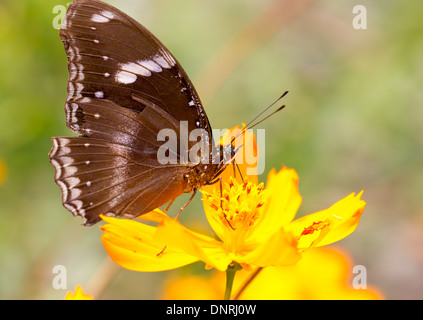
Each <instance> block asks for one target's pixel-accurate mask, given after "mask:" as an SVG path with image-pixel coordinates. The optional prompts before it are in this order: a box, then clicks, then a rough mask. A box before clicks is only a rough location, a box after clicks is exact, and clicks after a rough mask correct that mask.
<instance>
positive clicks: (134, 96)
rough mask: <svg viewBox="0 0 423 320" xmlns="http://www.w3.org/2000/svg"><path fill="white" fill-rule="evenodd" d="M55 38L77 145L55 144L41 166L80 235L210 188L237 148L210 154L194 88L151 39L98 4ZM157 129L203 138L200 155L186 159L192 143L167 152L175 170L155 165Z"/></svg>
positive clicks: (77, 4)
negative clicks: (50, 170) (80, 227)
mask: <svg viewBox="0 0 423 320" xmlns="http://www.w3.org/2000/svg"><path fill="white" fill-rule="evenodd" d="M60 37H61V39H62V41H63V44H64V47H65V50H66V54H67V58H68V70H69V81H68V88H67V89H68V96H67V99H66V103H65V112H66V124H67V126H68V127H69V128H70V129H71V130H72V131H74V132H75V133H77V134H78V137H56V138H53V139H52V142H53V148H52V150H51V152H50V154H49V157H50V161H51V163H52V165H53V166H54V168H55V181H56V183H57V185H58V186H59V187H60V189H61V191H62V202H63V205H64V207H65V208H66V209H68V210H69V211H70V212H71V213H72V214H73V215H75V216H81V217H83V218H84V219H85V223H84V224H85V225H88V226H89V225H93V224H95V223H97V222H98V221H100V217H99V215H100V214H105V215H109V216H122V217H127V218H134V217H137V216H139V215H142V214H144V213H147V212H149V211H151V210H153V209H155V208H158V207H160V206H162V205H163V204H165V203H167V202H169V201H172V200H173V199H175V198H176V197H178V196H179V195H181V194H182V193H185V192H188V193H193V195H192V197H191V198H190V200H191V199H192V198H193V197H194V195H195V193H196V191H197V190H198V189H199V188H200V187H201V186H203V185H207V184H213V183H215V182H216V181H217V179H218V176H219V174H220V173H221V172H222V171H223V170H224V169H225V168H226V166H227V165H228V163H230V162H231V161H232V160H233V158H234V156H235V155H236V152H237V150H238V149H236V148H235V147H233V145H232V143H229V144H228V145H226V146H219V147H218V148H217V149H216V148H215V147H214V142H213V137H212V132H211V127H210V123H209V120H208V118H207V115H206V113H205V111H204V108H203V106H202V104H201V102H200V99H199V97H198V94H197V92H196V90H195V88H194V86H193V85H192V83H191V81H190V80H189V78H188V76H187V75H186V73H185V72H184V70H183V69H182V67H181V65H180V64H179V63H178V62H177V61H176V59H175V58H174V57H173V55H172V54H171V53H170V52H169V50H168V49H167V48H166V47H165V46H164V45H163V44H162V43H161V42H160V41H159V40H158V39H157V38H156V37H155V36H154V35H152V34H151V33H150V32H149V31H148V30H147V29H146V28H144V27H143V26H142V25H141V24H139V23H138V22H137V21H135V20H134V19H132V18H131V17H129V16H127V15H126V14H125V13H123V12H121V11H119V10H118V9H116V8H114V7H112V6H110V5H108V4H106V3H103V2H101V1H97V0H75V1H74V2H73V3H72V4H71V5H70V6H69V8H68V10H67V13H66V17H65V19H64V21H63V22H62V28H61V30H60ZM164 128H166V129H169V130H171V131H173V132H175V134H176V136H177V137H179V136H180V135H181V134H182V133H184V132H192V131H193V130H196V129H201V132H202V133H201V138H202V139H201V140H202V142H203V147H205V148H206V151H205V152H204V153H203V156H202V157H200V156H197V157H195V159H190V158H188V159H187V157H186V155H187V154H190V153H192V152H191V151H193V148H197V142H196V141H188V142H187V145H184V146H182V145H181V143H179V142H178V143H176V144H175V143H174V144H173V145H171V146H170V147H168V149H167V156H168V157H170V156H173V159H176V162H175V163H162V161H160V157H158V154H159V152H160V150H161V149H160V148H162V147H163V144H164V142H163V141H159V139H158V136H159V135H160V132H161V130H162V129H164ZM178 141H179V140H178ZM224 150H226V153H225V152H224ZM203 151H204V149H203ZM204 154H205V156H204ZM225 159H226V161H225ZM204 160H207V161H204ZM189 202H190V201H188V202H187V204H188V203H189ZM184 207H185V206H184ZM181 210H182V208H181Z"/></svg>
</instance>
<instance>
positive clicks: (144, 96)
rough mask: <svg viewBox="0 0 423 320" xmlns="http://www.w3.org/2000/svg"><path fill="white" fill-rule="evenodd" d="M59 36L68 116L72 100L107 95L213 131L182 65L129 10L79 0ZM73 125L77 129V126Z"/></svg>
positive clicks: (130, 106)
mask: <svg viewBox="0 0 423 320" xmlns="http://www.w3.org/2000/svg"><path fill="white" fill-rule="evenodd" d="M60 37H61V39H62V41H63V43H64V46H65V49H66V54H67V57H68V62H69V64H68V68H69V82H68V98H67V103H66V105H65V107H66V114H67V119H69V116H70V113H71V107H70V105H69V104H70V103H72V100H73V99H74V98H78V97H92V98H101V99H108V100H111V101H113V102H115V103H116V104H117V105H119V106H122V107H125V108H128V109H131V110H134V111H136V112H141V111H142V110H143V109H144V108H145V103H144V101H149V102H151V103H154V104H155V105H157V106H158V107H160V108H161V109H163V110H164V111H166V112H167V113H168V114H169V115H171V116H172V117H174V118H175V119H176V120H177V121H187V122H188V130H189V132H191V131H192V130H194V129H196V128H204V129H206V130H208V131H209V132H210V124H209V121H208V119H207V116H206V113H205V112H204V109H203V107H202V105H201V102H200V99H199V98H198V94H197V92H196V91H195V88H194V86H193V85H192V83H191V81H190V80H189V78H188V76H187V75H186V73H185V72H184V70H183V69H182V67H181V66H180V64H179V63H178V62H177V61H176V59H175V58H174V57H173V55H172V54H171V53H170V52H169V51H168V50H167V49H166V47H165V46H164V45H163V44H162V43H161V42H160V41H159V40H158V39H157V38H156V37H155V36H154V35H153V34H151V33H150V32H149V31H148V30H147V29H146V28H145V27H143V26H142V25H141V24H139V23H138V22H137V21H135V20H134V19H132V18H131V17H129V16H127V15H126V14H125V13H123V12H121V11H119V10H118V9H116V8H114V7H112V6H110V5H108V4H105V3H103V2H100V1H96V0H76V1H74V2H73V3H72V4H71V5H70V6H69V9H68V11H67V13H66V19H65V21H64V23H63V24H62V29H61V30H60ZM137 98H138V99H137ZM68 125H69V121H68ZM70 128H71V129H72V130H74V131H75V132H77V133H79V131H78V130H77V127H75V126H72V125H70Z"/></svg>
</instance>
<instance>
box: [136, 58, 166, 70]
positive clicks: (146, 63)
mask: <svg viewBox="0 0 423 320" xmlns="http://www.w3.org/2000/svg"><path fill="white" fill-rule="evenodd" d="M137 63H138V64H139V65H141V66H142V67H144V68H146V69H148V70H150V71H154V72H162V70H163V69H162V68H161V67H160V65H158V64H157V63H156V62H154V61H153V60H148V59H147V60H138V61H137Z"/></svg>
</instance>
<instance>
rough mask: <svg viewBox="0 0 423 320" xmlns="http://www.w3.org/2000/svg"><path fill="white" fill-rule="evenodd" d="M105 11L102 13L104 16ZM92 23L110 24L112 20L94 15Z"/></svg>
mask: <svg viewBox="0 0 423 320" xmlns="http://www.w3.org/2000/svg"><path fill="white" fill-rule="evenodd" d="M104 12H105V11H103V12H102V14H104ZM91 21H93V22H98V23H106V22H109V21H110V19H109V18H107V16H106V17H105V16H104V15H100V14H97V13H95V14H93V16H92V17H91Z"/></svg>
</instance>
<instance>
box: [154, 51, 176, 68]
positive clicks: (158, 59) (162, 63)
mask: <svg viewBox="0 0 423 320" xmlns="http://www.w3.org/2000/svg"><path fill="white" fill-rule="evenodd" d="M153 60H154V61H156V62H157V63H158V64H159V65H160V66H162V67H163V68H165V69H170V68H171V67H172V66H171V65H170V64H169V63H168V62H167V61H166V60H165V59H164V58H163V57H162V56H161V55H159V54H156V55H155V56H154V57H153Z"/></svg>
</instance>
